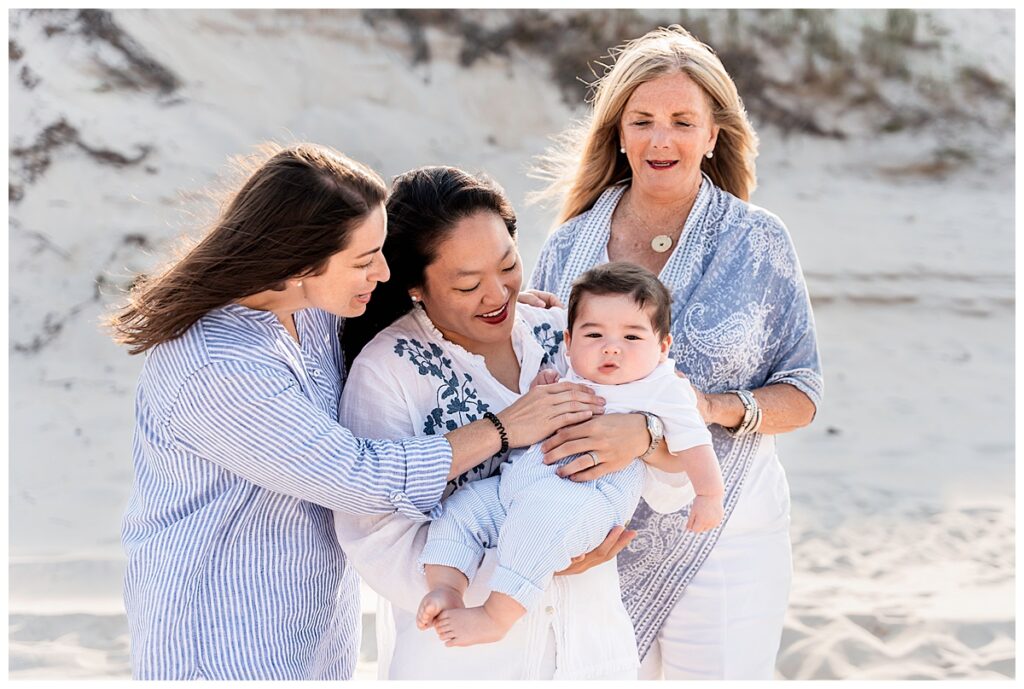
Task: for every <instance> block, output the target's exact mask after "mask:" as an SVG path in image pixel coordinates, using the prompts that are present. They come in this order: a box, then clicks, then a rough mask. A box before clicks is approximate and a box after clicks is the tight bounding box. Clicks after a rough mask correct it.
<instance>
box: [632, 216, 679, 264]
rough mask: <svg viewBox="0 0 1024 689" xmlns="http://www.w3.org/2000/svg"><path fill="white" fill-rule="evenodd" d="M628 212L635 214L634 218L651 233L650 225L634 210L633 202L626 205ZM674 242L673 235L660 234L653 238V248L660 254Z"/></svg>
mask: <svg viewBox="0 0 1024 689" xmlns="http://www.w3.org/2000/svg"><path fill="white" fill-rule="evenodd" d="M626 212H627V213H629V214H630V215H631V216H633V219H634V220H636V221H637V222H638V223H639V224H640V226H641V227H643V228H644V230H645V231H646V232H647V234H650V233H651V228H650V226H649V225H648V224H647V223H645V222H644V221H643V220H641V219H640V216H639V215H637V214H636V212H635V211H634V210H633V208H632V204H630V205H628V206H626ZM672 244H673V241H672V237H670V236H669V235H667V234H659V235H657V236H656V237H654V239H652V240H651V249H652V250H654V251H656V252H657V253H659V254H663V253H665V252H666V251H668V250H669V249H671V248H672Z"/></svg>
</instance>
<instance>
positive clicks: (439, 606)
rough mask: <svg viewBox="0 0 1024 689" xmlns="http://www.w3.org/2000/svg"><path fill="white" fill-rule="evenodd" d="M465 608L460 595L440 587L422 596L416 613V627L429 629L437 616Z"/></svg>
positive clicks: (447, 588)
mask: <svg viewBox="0 0 1024 689" xmlns="http://www.w3.org/2000/svg"><path fill="white" fill-rule="evenodd" d="M465 607H466V604H465V603H464V602H462V594H461V593H459V592H458V591H456V590H455V589H453V588H450V587H448V586H440V587H438V588H436V589H434V590H432V591H430V592H429V593H428V594H427V595H425V596H423V600H421V601H420V609H419V610H417V611H416V626H417V627H419V628H420V629H429V628H430V627H432V626H434V622H435V620H436V619H437V616H438V615H440V614H441V613H442V612H444V611H445V610H452V609H455V608H465Z"/></svg>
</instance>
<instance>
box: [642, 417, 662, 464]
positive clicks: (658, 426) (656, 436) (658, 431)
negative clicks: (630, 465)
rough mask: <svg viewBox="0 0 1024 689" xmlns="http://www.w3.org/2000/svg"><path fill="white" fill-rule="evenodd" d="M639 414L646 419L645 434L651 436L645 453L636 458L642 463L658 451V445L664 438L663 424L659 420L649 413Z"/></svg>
mask: <svg viewBox="0 0 1024 689" xmlns="http://www.w3.org/2000/svg"><path fill="white" fill-rule="evenodd" d="M640 413H641V414H643V415H644V418H646V419H647V432H648V433H650V434H651V444H650V445H649V446H648V447H647V451H646V452H644V453H643V454H642V455H640V456H639V457H637V459H639V460H640V461H641V462H642V461H644V460H645V459H647V458H648V457H650V456H651V454H653V453H654V451H655V450H657V449H658V445H660V444H661V439H662V438H664V437H665V424H663V423H662V422H661V419H659V418H658V417H657V416H655V415H654V414H652V413H650V412H646V411H642V412H640Z"/></svg>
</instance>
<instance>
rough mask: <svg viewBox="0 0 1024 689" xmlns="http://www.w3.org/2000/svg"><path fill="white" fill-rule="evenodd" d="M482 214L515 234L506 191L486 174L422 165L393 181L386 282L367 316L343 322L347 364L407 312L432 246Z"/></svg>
mask: <svg viewBox="0 0 1024 689" xmlns="http://www.w3.org/2000/svg"><path fill="white" fill-rule="evenodd" d="M481 211H484V212H491V213H495V214H497V215H498V216H499V217H500V218H501V219H502V221H503V222H504V223H505V227H506V228H507V229H508V233H509V235H510V236H511V237H512V238H513V239H515V236H516V214H515V211H513V210H512V204H511V203H509V200H508V198H507V197H506V196H505V191H504V190H503V189H502V188H501V187H500V186H499V185H498V184H497V183H496V182H494V181H493V180H491V179H490V178H489V177H487V176H485V175H471V174H470V173H468V172H465V171H464V170H460V169H458V168H455V167H447V166H430V167H421V168H417V169H415V170H409V171H408V172H405V173H403V174H401V175H399V176H398V177H396V178H395V181H394V183H393V185H392V188H391V194H390V195H389V196H388V201H387V212H388V237H387V239H386V240H385V241H384V249H383V253H384V258H385V259H386V260H387V262H388V267H389V268H390V269H391V279H390V280H388V281H387V282H382V283H380V284H379V285H377V289H375V290H374V291H373V296H372V297H370V303H369V305H367V307H366V313H364V314H363V315H361V316H359V317H358V318H350V319H348V320H346V321H345V330H344V332H343V333H342V338H341V344H342V348H343V349H344V352H345V360H346V361H349V362H351V361H352V360H353V359H354V358H355V357H356V355H357V354H358V353H359V352H360V350H362V348H363V347H364V346H366V343H367V342H369V341H370V340H372V339H373V338H374V336H375V335H376V334H377V333H379V332H380V331H381V330H383V329H384V328H386V327H388V326H389V325H391V324H392V323H394V322H395V320H397V319H398V318H399V317H401V316H404V315H405V314H407V313H408V312H409V311H410V310H412V299H411V298H410V297H409V290H410V289H412V288H413V287H422V286H423V282H424V279H425V278H424V274H425V271H426V269H427V266H429V265H430V264H431V263H433V262H434V260H435V259H436V258H437V248H438V247H439V246H440V245H441V244H442V242H444V240H445V238H446V237H447V235H448V232H449V231H450V230H451V229H452V228H453V227H454V226H455V225H456V224H457V223H458V222H459V221H460V220H462V219H463V218H466V217H469V216H471V215H474V214H476V213H479V212H481Z"/></svg>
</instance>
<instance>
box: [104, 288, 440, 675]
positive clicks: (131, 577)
mask: <svg viewBox="0 0 1024 689" xmlns="http://www.w3.org/2000/svg"><path fill="white" fill-rule="evenodd" d="M295 324H296V328H297V331H298V334H299V343H296V342H295V340H294V339H293V338H292V337H291V336H290V335H289V334H288V333H287V332H286V331H285V329H284V327H283V326H282V325H281V323H280V322H279V321H278V320H277V317H276V316H274V314H272V313H270V312H266V311H255V310H252V309H249V308H246V307H244V306H240V305H238V304H231V305H228V306H226V307H224V308H221V309H217V310H214V311H212V312H210V313H209V314H207V315H206V316H204V317H203V318H202V319H201V320H200V321H199V322H197V323H196V324H195V325H194V326H193V327H192V328H190V329H189V330H188V331H187V332H186V333H185V334H184V335H182V336H181V337H179V338H177V339H175V340H172V341H170V342H166V343H163V344H160V345H158V346H157V347H154V348H153V349H152V350H151V351H150V353H149V355H148V356H147V358H146V362H145V364H144V366H143V369H142V374H141V376H140V379H139V385H138V391H137V397H136V426H135V435H134V441H133V459H134V465H135V482H134V485H133V487H132V493H131V498H130V501H129V504H128V508H127V511H126V514H125V517H124V524H123V534H122V536H123V542H124V547H125V551H126V552H127V555H128V567H127V571H126V574H125V582H124V599H125V608H126V610H127V613H128V622H129V627H130V634H131V660H132V674H133V676H134V677H135V678H136V679H224V680H231V679H348V678H350V677H351V676H352V674H353V671H354V669H355V661H356V655H357V652H358V647H359V640H360V626H359V623H360V620H359V589H358V579H357V578H356V574H355V572H354V571H353V569H352V568H351V567H348V566H346V561H345V556H344V553H343V552H342V551H341V549H340V548H339V546H338V544H337V540H336V538H335V536H334V528H333V520H332V517H331V510H338V511H341V512H348V513H352V514H363V515H375V514H388V513H392V512H395V511H398V512H400V513H402V514H404V515H406V516H408V517H409V518H411V519H414V520H417V521H426V520H427V519H429V518H430V515H431V514H436V512H437V506H438V502H439V501H440V498H441V494H442V492H443V490H444V488H445V482H446V479H447V474H448V471H449V468H450V464H451V447H450V446H449V444H448V442H447V440H445V439H444V438H443V437H430V438H416V439H410V440H405V441H397V442H396V441H381V440H372V441H371V440H361V439H357V438H355V437H353V435H352V434H351V433H350V432H349V431H348V430H347V429H345V428H344V427H342V426H340V425H338V422H337V418H338V400H339V397H340V395H341V387H342V374H341V368H342V365H341V352H340V347H339V344H338V327H339V319H338V318H337V317H335V316H332V315H330V314H327V313H325V312H323V311H319V310H317V309H308V310H305V311H299V312H297V313H296V314H295ZM300 343H301V344H300ZM408 467H415V471H414V472H410V471H408Z"/></svg>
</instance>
